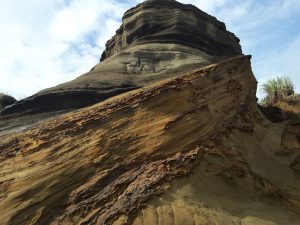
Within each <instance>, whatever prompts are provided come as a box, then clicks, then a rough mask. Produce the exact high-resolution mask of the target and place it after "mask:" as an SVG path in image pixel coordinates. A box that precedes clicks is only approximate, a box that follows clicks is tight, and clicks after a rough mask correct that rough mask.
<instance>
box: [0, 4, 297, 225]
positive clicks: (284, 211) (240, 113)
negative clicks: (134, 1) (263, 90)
mask: <svg viewBox="0 0 300 225" xmlns="http://www.w3.org/2000/svg"><path fill="white" fill-rule="evenodd" d="M159 2H160V3H159ZM172 7H173V8H172ZM171 8H172V10H170V9H171ZM160 10H162V11H160ZM156 11H159V12H160V13H158V15H163V16H162V18H160V21H161V23H157V22H155V21H154V20H155V19H152V17H153V16H151V15H156V14H155V12H156ZM162 12H163V13H162ZM177 16H179V17H184V16H186V17H188V18H189V19H188V20H186V21H188V22H184V21H183V20H180V19H177V18H178V17H177ZM172 18H174V19H172ZM193 18H198V19H199V21H198V20H195V21H194V20H193ZM168 21H169V23H168ZM145 24H148V25H145ZM201 24H202V25H203V27H202V28H203V29H200V30H199V31H198V32H199V36H201V32H202V31H204V30H205V29H204V27H205V28H207V29H206V31H210V32H204V33H205V34H203V37H205V38H204V39H203V42H202V37H194V39H191V41H190V42H189V43H188V39H187V36H185V34H188V35H189V36H192V35H191V34H193V33H195V32H197V31H196V30H193V29H194V27H193V26H195V27H201ZM205 24H206V25H207V26H205ZM208 24H209V25H208ZM214 29H217V30H214ZM150 30H151V32H150ZM189 31H190V33H189ZM148 32H150V34H149V33H148ZM173 32H174V33H173ZM180 32H182V34H181V33H180ZM218 32H221V33H218ZM175 33H177V34H178V35H172V34H175ZM151 34H153V35H151ZM181 35H182V38H181ZM205 35H207V36H205ZM220 35H224V36H222V38H221V36H220ZM208 37H209V38H208ZM198 38H199V39H198ZM219 38H220V40H219ZM221 39H224V41H222V40H221ZM159 40H163V41H159ZM204 40H210V41H211V42H208V43H215V44H206V45H205V41H204ZM217 43H218V44H217ZM225 49H227V50H225ZM235 55H238V56H235ZM250 58H251V57H249V56H244V55H242V54H241V52H240V47H239V45H238V41H237V39H236V38H235V37H234V36H233V35H232V34H231V33H229V32H227V31H226V29H225V26H224V24H222V23H220V22H218V21H217V20H216V19H215V18H213V17H211V16H208V15H207V14H205V13H203V12H202V11H200V10H198V9H196V8H195V7H193V6H190V5H182V4H179V3H177V2H175V1H171V0H167V1H157V0H155V1H154V0H151V1H146V2H144V3H142V4H140V5H138V6H137V7H135V8H133V9H131V10H129V11H128V12H127V13H126V14H125V15H124V18H123V25H122V26H121V28H120V30H118V32H117V34H116V35H115V36H114V37H113V38H112V39H111V40H110V41H109V42H108V43H107V48H106V50H105V52H104V54H103V55H102V62H101V63H100V64H98V65H97V66H96V67H95V68H93V70H92V71H90V72H89V73H87V74H85V75H83V76H81V77H79V78H77V79H76V80H74V81H72V82H70V83H67V84H62V85H60V86H58V87H55V88H52V89H48V90H45V91H42V92H40V93H39V94H37V95H35V96H33V97H32V98H31V101H32V102H31V103H30V104H31V106H32V108H31V109H30V110H31V111H30V110H29V112H32V113H34V112H37V111H38V112H44V110H45V106H44V105H43V104H42V102H40V103H39V101H42V100H44V101H48V100H49V101H50V100H51V101H50V102H49V108H47V110H48V112H46V116H48V117H49V115H51V116H53V117H52V118H50V119H48V120H46V121H41V119H42V118H45V116H43V114H39V115H35V116H34V117H31V115H25V116H24V115H23V117H18V116H17V115H12V116H6V117H3V118H5V119H6V120H2V122H1V121H0V168H1V170H0V212H1V213H0V221H1V225H2V224H3V225H20V224H30V225H90V224H91V225H93V224H97V225H126V224H133V225H162V224H164V225H169V224H170V225H183V224H184V225H203V224H207V225H210V224H219V225H229V224H230V225H299V221H300V179H299V178H300V116H299V114H296V113H294V114H292V116H289V117H287V118H285V119H284V121H283V119H281V120H278V121H276V123H273V122H271V121H270V120H268V119H267V117H268V116H270V113H269V111H267V110H266V111H264V113H262V112H261V110H260V109H259V108H258V107H257V103H256V88H257V87H256V85H257V82H256V79H255V77H254V75H253V73H252V71H251V62H250ZM222 59H223V60H222ZM126 60H128V61H126ZM134 60H136V62H137V63H136V64H134V65H131V63H132V62H133V61H134ZM120 62H122V63H120ZM207 64H210V65H207ZM149 68H150V69H149ZM151 68H154V69H153V70H152V69H151ZM180 73H182V74H181V75H180ZM86 84H89V85H90V86H89V85H86ZM75 87H77V88H78V92H76V91H74V90H75ZM122 87H123V88H124V89H122ZM138 87H143V88H138ZM105 88H106V89H105ZM137 88H138V89H137ZM130 89H136V90H131V91H129V90H130ZM85 91H86V92H85ZM93 91H94V92H93ZM124 91H126V93H123V94H119V95H117V96H114V97H110V96H112V95H116V94H118V93H122V92H124ZM96 92H97V93H98V92H99V96H100V95H101V96H103V95H102V94H103V93H106V94H107V95H105V96H106V97H105V98H108V97H110V98H109V99H106V100H105V101H102V102H100V103H98V104H95V105H93V106H89V107H85V108H82V109H78V110H74V111H71V112H68V113H64V114H63V115H57V113H58V114H59V113H61V112H54V113H53V114H51V113H50V112H51V111H52V110H54V111H55V110H56V109H60V110H61V109H62V108H60V106H59V102H57V100H55V99H57V97H58V96H60V97H61V98H64V101H67V103H68V104H69V105H68V107H69V108H68V107H66V108H64V109H68V110H69V111H70V110H71V108H72V107H73V108H77V107H78V106H79V105H76V104H82V106H83V105H84V104H83V102H85V101H86V99H85V97H86V96H87V95H85V94H84V93H91V96H95V99H97V100H99V99H98V98H97V96H96V95H93V93H96ZM101 93H102V94H101ZM68 94H70V95H68ZM74 94H78V98H80V99H78V102H77V103H76V104H75V103H74V102H75V100H74V101H71V100H70V102H69V97H70V96H73V95H74ZM81 94H82V95H81ZM105 98H104V97H103V100H104V99H105ZM91 99H93V97H91ZM52 100H53V101H52ZM27 101H29V102H30V100H29V99H27V100H24V101H23V102H19V103H18V104H16V105H14V106H12V107H11V108H9V109H10V110H11V112H17V111H18V110H17V109H18V108H17V107H24V108H22V109H23V110H24V111H26V110H28V108H26V107H27V106H28V104H29V103H28V102H27ZM38 103H39V104H38ZM73 103H74V104H75V105H73ZM90 103H92V101H91V102H90ZM35 104H36V105H35ZM55 104H58V107H57V108H55V107H54V106H53V105H55ZM26 105H27V106H26ZM15 107H16V108H15ZM37 109H38V110H37ZM14 110H16V111H14ZM35 110H37V111H35ZM4 113H8V111H6V110H5V111H4ZM24 120H26V121H27V122H28V121H31V123H35V122H36V121H40V122H39V123H35V124H34V125H31V126H29V127H21V128H20V124H23V121H24ZM5 121H6V122H5ZM23 125H24V124H23ZM5 127H6V128H5ZM7 127H8V128H7ZM1 129H2V132H1Z"/></svg>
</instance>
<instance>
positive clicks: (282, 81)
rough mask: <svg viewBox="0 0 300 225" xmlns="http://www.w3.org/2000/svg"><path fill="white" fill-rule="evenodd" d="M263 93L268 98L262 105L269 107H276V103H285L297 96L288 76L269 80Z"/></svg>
mask: <svg viewBox="0 0 300 225" xmlns="http://www.w3.org/2000/svg"><path fill="white" fill-rule="evenodd" d="M262 91H263V92H264V93H265V94H266V96H265V97H264V98H263V99H262V100H261V102H260V103H261V104H262V105H267V106H274V105H276V103H278V102H281V101H285V100H286V99H287V97H289V96H293V95H294V94H295V92H294V85H293V82H292V81H291V79H290V78H289V77H287V76H281V77H276V78H272V79H270V80H268V81H267V82H266V83H264V84H263V85H262Z"/></svg>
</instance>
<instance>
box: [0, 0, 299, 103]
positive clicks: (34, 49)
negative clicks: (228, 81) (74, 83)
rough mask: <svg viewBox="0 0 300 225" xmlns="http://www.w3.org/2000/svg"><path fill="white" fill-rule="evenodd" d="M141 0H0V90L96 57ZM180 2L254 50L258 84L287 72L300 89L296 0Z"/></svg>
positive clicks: (33, 88) (58, 74)
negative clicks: (211, 18) (204, 14)
mask: <svg viewBox="0 0 300 225" xmlns="http://www.w3.org/2000/svg"><path fill="white" fill-rule="evenodd" d="M162 1H163V0H162ZM139 2H141V0H140V1H138V0H125V1H124V0H123V1H121V0H43V1H41V0H26V1H24V0H0V92H4V93H7V94H10V95H12V96H14V97H15V98H17V99H22V98H25V97H28V96H30V95H32V94H34V93H36V92H38V91H40V90H42V89H45V88H48V87H52V86H55V85H57V84H60V83H63V82H66V81H69V80H72V79H74V78H76V77H78V76H79V75H81V74H83V73H85V72H87V71H89V70H90V69H91V68H92V67H93V66H94V65H95V64H97V63H99V59H100V56H101V53H102V51H103V50H104V48H105V43H106V41H107V40H109V39H110V37H112V36H113V35H114V34H115V31H116V30H117V29H118V27H119V26H120V25H121V18H122V15H123V13H124V12H125V11H126V10H127V9H129V8H130V7H133V6H135V5H136V4H137V3H139ZM179 2H182V3H186V4H193V5H196V6H197V7H198V8H200V9H201V10H203V11H205V12H207V13H209V14H211V15H213V16H215V17H217V19H219V20H221V21H223V22H225V23H226V26H227V29H228V30H229V31H231V32H234V33H235V34H236V36H238V37H239V38H240V39H241V45H242V49H243V52H244V54H250V55H252V56H253V58H252V68H253V72H254V74H255V76H256V79H257V80H258V82H259V85H260V84H262V83H263V82H265V81H267V80H268V79H270V78H272V77H276V76H278V75H287V76H289V77H290V78H291V79H292V81H293V82H294V85H295V88H296V91H298V92H300V23H299V21H300V13H299V12H300V1H299V0H263V1H262V0H194V1H192V0H179ZM258 90H259V92H258V96H259V97H261V96H263V93H262V92H261V89H260V86H259V88H258Z"/></svg>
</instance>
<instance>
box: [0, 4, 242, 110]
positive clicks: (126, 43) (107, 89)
mask: <svg viewBox="0 0 300 225" xmlns="http://www.w3.org/2000/svg"><path fill="white" fill-rule="evenodd" d="M241 54H242V51H241V46H240V45H239V39H238V38H237V37H236V36H235V35H234V34H232V33H230V32H228V31H227V30H226V27H225V24H224V23H222V22H220V21H218V20H217V19H216V18H214V17H212V16H210V15H208V14H206V13H205V12H203V11H201V10H199V9H198V8H196V7H195V6H192V5H184V4H181V3H179V2H176V1H174V0H164V1H158V0H148V1H145V2H143V3H141V4H139V5H138V6H136V7H134V8H132V9H130V10H128V11H127V12H126V13H125V15H124V17H123V23H122V25H121V27H120V29H118V31H117V33H116V35H115V36H114V37H113V38H112V39H111V40H110V41H108V42H107V44H106V50H105V51H104V52H103V54H102V57H101V61H102V62H100V63H99V64H97V65H96V66H95V67H94V68H93V69H92V70H91V71H90V72H88V73H86V74H84V75H82V76H80V77H78V78H77V79H75V80H73V81H70V82H67V83H64V84H61V85H58V86H57V87H53V88H49V89H46V90H43V91H41V92H39V93H37V94H35V95H33V96H31V97H29V98H26V99H24V100H22V101H20V102H18V103H17V104H15V105H14V106H13V107H9V108H8V109H6V110H4V111H3V112H2V115H11V114H16V113H27V114H28V113H29V114H37V113H45V112H46V113H47V112H53V111H62V110H72V109H76V108H81V107H84V106H87V105H91V104H94V103H96V102H100V101H103V100H105V99H107V98H109V97H112V96H115V95H118V94H120V93H124V92H127V91H130V90H133V89H136V88H140V87H143V86H145V85H149V84H151V83H153V82H155V81H158V80H163V79H166V78H170V77H174V76H178V75H180V74H183V73H184V72H187V71H190V70H191V69H194V68H197V67H199V66H203V65H209V64H211V63H215V62H219V61H222V60H224V59H226V58H230V57H232V56H236V55H241Z"/></svg>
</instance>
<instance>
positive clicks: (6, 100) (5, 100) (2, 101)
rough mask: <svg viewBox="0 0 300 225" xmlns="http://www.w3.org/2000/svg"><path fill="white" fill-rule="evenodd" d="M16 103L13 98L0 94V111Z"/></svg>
mask: <svg viewBox="0 0 300 225" xmlns="http://www.w3.org/2000/svg"><path fill="white" fill-rule="evenodd" d="M16 101H17V100H16V99H15V98H14V97H12V96H10V95H8V94H5V93H2V92H0V109H2V108H5V107H6V106H9V105H12V104H14V103H15V102H16Z"/></svg>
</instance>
